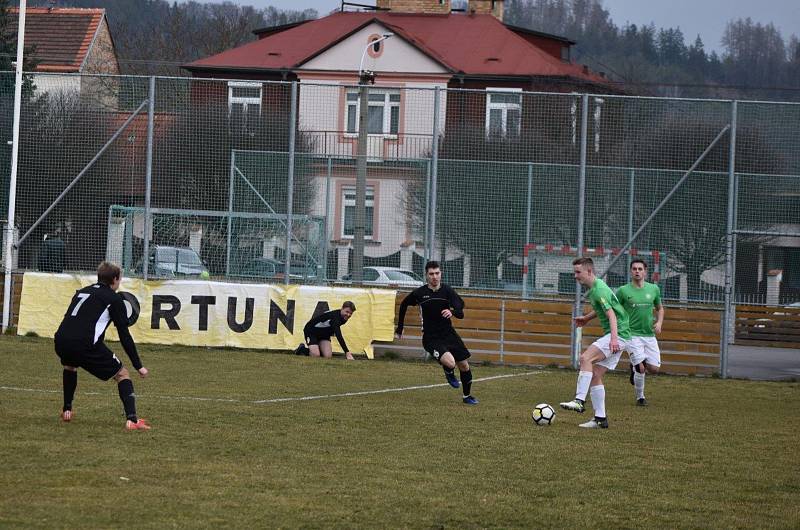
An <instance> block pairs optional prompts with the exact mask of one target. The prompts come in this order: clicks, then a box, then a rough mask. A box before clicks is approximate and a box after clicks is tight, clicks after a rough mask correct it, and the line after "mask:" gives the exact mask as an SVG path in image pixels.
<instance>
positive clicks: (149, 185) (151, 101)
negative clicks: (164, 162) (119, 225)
mask: <svg viewBox="0 0 800 530" xmlns="http://www.w3.org/2000/svg"><path fill="white" fill-rule="evenodd" d="M155 102H156V78H155V76H150V88H149V90H148V96H147V162H146V163H147V166H146V169H145V177H144V223H143V224H144V233H143V234H142V237H143V238H144V248H143V249H142V252H143V254H142V276H143V277H144V279H145V280H147V278H148V276H149V274H150V269H149V267H148V265H149V264H150V196H151V194H152V191H153V121H154V120H155V110H156V104H155ZM175 272H177V270H176V271H175Z"/></svg>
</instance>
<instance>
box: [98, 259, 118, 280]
mask: <svg viewBox="0 0 800 530" xmlns="http://www.w3.org/2000/svg"><path fill="white" fill-rule="evenodd" d="M121 275H122V269H120V268H119V267H118V266H117V265H115V264H114V263H111V262H110V261H104V262H102V263H101V264H100V265H98V266H97V283H102V284H103V285H108V286H111V284H112V283H114V280H116V279H117V278H119V277H120V276H121Z"/></svg>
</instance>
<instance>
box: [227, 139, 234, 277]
mask: <svg viewBox="0 0 800 530" xmlns="http://www.w3.org/2000/svg"><path fill="white" fill-rule="evenodd" d="M235 177H236V151H235V150H233V149H231V169H230V173H229V174H228V234H227V239H226V241H227V244H226V246H225V276H230V274H231V245H232V243H233V194H234V189H235V188H234V182H235V181H234V178H235Z"/></svg>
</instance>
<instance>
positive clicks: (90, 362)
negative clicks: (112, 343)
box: [56, 342, 122, 381]
mask: <svg viewBox="0 0 800 530" xmlns="http://www.w3.org/2000/svg"><path fill="white" fill-rule="evenodd" d="M56 354H57V355H58V356H59V357H60V358H61V364H62V365H64V366H75V367H80V368H83V369H84V370H86V371H87V372H89V373H90V374H92V375H93V376H95V377H96V378H98V379H101V380H103V381H108V380H109V379H111V378H112V377H114V376H115V375H117V373H118V372H119V371H120V370H121V369H122V362H121V361H120V360H119V359H117V356H116V355H114V352H113V351H111V350H109V349H108V346H106V345H105V344H104V343H102V342H98V343H97V344H95V345H94V346H93V347H91V348H81V347H76V346H74V345H68V344H60V343H59V342H56Z"/></svg>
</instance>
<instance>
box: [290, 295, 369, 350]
mask: <svg viewBox="0 0 800 530" xmlns="http://www.w3.org/2000/svg"><path fill="white" fill-rule="evenodd" d="M355 310H356V305H355V304H354V303H353V302H350V301H347V302H345V303H343V304H342V308H341V309H334V310H333V311H327V312H325V313H322V314H319V315H317V316H315V317H314V318H312V319H311V320H309V321H308V323H306V325H305V326H303V336H304V337H305V338H306V344H308V352H309V355H310V356H311V357H319V356H320V354H322V356H323V357H325V358H326V359H329V358H331V357H332V356H333V349H332V348H331V337H332V336H333V335H336V340H338V341H339V346H341V347H342V351H343V352H344V354H345V357H346V358H347V360H349V361H352V360H353V354H352V353H350V350H349V349H347V344H346V343H345V341H344V337H342V326H344V325H345V324H347V321H348V320H350V317H351V316H353V313H354V312H355ZM301 349H303V345H302V344H301V345H300V348H298V349H297V350H295V353H298V350H301Z"/></svg>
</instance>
